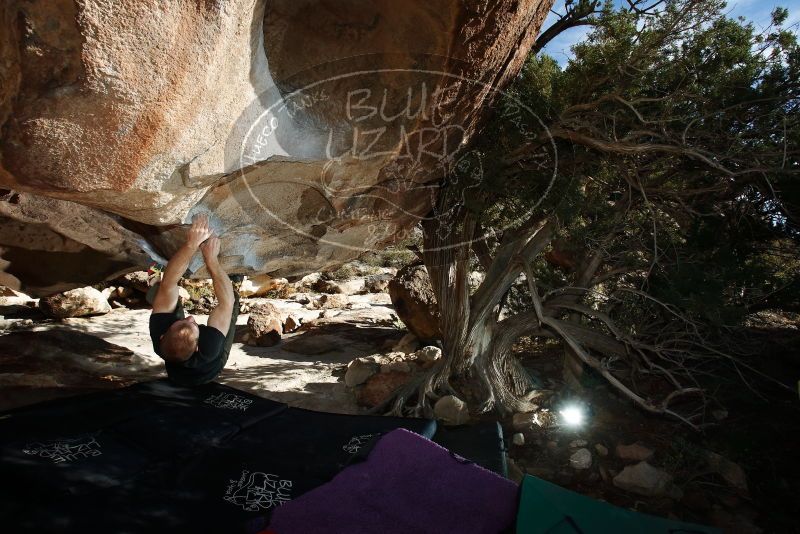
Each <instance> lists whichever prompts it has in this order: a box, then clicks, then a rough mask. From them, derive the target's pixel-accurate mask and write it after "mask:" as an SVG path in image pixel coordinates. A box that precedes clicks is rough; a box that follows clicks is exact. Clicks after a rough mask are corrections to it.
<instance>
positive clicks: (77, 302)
mask: <svg viewBox="0 0 800 534" xmlns="http://www.w3.org/2000/svg"><path fill="white" fill-rule="evenodd" d="M39 308H41V310H42V311H43V312H44V313H45V315H48V316H49V317H53V318H55V319H64V318H67V317H85V316H88V315H103V314H105V313H108V312H110V311H111V305H110V304H109V303H108V300H107V299H106V298H105V297H104V296H103V294H102V293H101V292H100V291H98V290H97V289H95V288H93V287H79V288H77V289H71V290H69V291H66V292H64V293H59V294H58V295H53V296H51V297H42V298H41V299H39Z"/></svg>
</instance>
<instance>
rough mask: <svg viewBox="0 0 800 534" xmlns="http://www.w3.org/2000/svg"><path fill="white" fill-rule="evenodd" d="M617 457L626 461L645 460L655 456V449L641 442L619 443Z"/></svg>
mask: <svg viewBox="0 0 800 534" xmlns="http://www.w3.org/2000/svg"><path fill="white" fill-rule="evenodd" d="M616 452H617V457H618V458H619V459H620V460H624V461H626V462H643V461H645V460H649V459H650V458H652V457H653V450H652V449H648V448H647V447H645V446H644V445H641V444H639V443H632V444H630V445H621V444H620V445H617V449H616Z"/></svg>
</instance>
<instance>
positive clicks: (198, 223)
mask: <svg viewBox="0 0 800 534" xmlns="http://www.w3.org/2000/svg"><path fill="white" fill-rule="evenodd" d="M211 234H212V231H211V228H210V227H209V226H208V215H206V214H205V213H198V214H195V216H194V217H192V226H191V228H189V235H188V236H187V237H186V244H187V245H189V246H191V247H193V248H197V247H199V246H200V243H202V242H204V241H205V240H206V239H208V238H209V236H211Z"/></svg>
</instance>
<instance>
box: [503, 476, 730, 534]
mask: <svg viewBox="0 0 800 534" xmlns="http://www.w3.org/2000/svg"><path fill="white" fill-rule="evenodd" d="M610 532H613V533H614V534H640V533H642V532H646V533H648V534H651V533H652V534H662V533H663V534H721V531H720V530H717V529H715V528H711V527H704V526H701V525H694V524H692V523H682V522H680V521H672V520H669V519H662V518H660V517H655V516H652V515H647V514H640V513H637V512H632V511H630V510H625V509H624V508H619V507H617V506H613V505H611V504H608V503H606V502H602V501H598V500H595V499H592V498H591V497H586V496H584V495H581V494H579V493H575V492H573V491H569V490H566V489H564V488H562V487H560V486H556V485H555V484H551V483H550V482H547V481H546V480H542V479H540V478H536V477H533V476H530V475H526V476H525V478H524V479H523V481H522V494H521V496H520V503H519V511H518V512H517V534H539V533H542V534H544V533H548V534H606V533H610Z"/></svg>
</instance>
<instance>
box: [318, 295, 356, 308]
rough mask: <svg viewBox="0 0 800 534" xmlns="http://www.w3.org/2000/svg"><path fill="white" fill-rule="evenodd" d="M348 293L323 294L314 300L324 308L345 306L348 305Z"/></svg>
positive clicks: (319, 306)
mask: <svg viewBox="0 0 800 534" xmlns="http://www.w3.org/2000/svg"><path fill="white" fill-rule="evenodd" d="M348 302H349V301H348V300H347V295H342V294H333V295H322V296H320V297H319V298H318V299H317V300H316V301H314V306H316V307H317V308H318V309H319V308H324V309H329V308H344V307H345V306H347V303H348Z"/></svg>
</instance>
